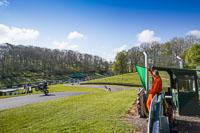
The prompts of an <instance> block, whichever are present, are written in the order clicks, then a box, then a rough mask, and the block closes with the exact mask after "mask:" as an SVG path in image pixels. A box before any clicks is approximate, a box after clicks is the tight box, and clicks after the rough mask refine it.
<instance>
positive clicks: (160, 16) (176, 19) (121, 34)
mask: <svg viewBox="0 0 200 133" xmlns="http://www.w3.org/2000/svg"><path fill="white" fill-rule="evenodd" d="M199 5H200V2H199V1H198V0H190V1H189V0H187V1H186V0H176V1H175V0H146V1H145V0H140V1H138V0H131V1H128V0H121V1H120V0H0V43H3V42H10V43H13V44H23V45H34V46H41V47H47V48H58V49H72V50H77V51H80V52H84V53H90V54H95V55H99V56H101V57H104V58H105V59H108V60H113V58H114V57H115V55H116V53H117V52H119V51H121V50H125V49H129V48H131V47H133V46H136V45H138V44H139V43H141V42H152V41H160V42H166V41H168V40H170V39H171V38H172V37H175V36H178V37H180V36H185V35H186V34H189V33H190V34H195V35H197V36H200V25H199V24H200V8H199Z"/></svg>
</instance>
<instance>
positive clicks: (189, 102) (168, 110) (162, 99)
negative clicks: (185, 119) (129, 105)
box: [137, 67, 200, 133]
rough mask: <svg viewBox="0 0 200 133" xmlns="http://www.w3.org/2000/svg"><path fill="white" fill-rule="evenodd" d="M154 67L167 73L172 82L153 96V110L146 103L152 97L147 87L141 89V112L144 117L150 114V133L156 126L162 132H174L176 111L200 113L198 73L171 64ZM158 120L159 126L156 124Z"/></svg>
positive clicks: (186, 113)
mask: <svg viewBox="0 0 200 133" xmlns="http://www.w3.org/2000/svg"><path fill="white" fill-rule="evenodd" d="M152 70H158V71H159V72H160V73H162V72H165V73H167V74H168V77H169V86H168V87H166V86H165V89H163V91H162V92H161V94H159V95H156V96H155V98H154V100H152V103H151V106H152V107H151V109H150V112H148V111H147V107H146V102H147V98H148V94H147V93H146V88H145V87H144V88H143V89H141V90H140V91H139V93H138V98H137V107H138V113H139V115H140V117H141V118H146V117H149V122H148V133H151V132H153V131H155V129H158V130H159V132H160V133H165V132H173V126H171V125H173V114H174V112H176V113H178V114H179V115H184V116H196V115H198V116H200V105H199V90H198V76H197V74H196V71H195V70H189V69H179V68H167V67H152ZM161 78H162V77H161ZM163 88H164V87H163ZM155 123H157V128H156V127H155V126H153V125H155ZM158 127H159V128H158Z"/></svg>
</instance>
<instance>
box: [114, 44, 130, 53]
mask: <svg viewBox="0 0 200 133" xmlns="http://www.w3.org/2000/svg"><path fill="white" fill-rule="evenodd" d="M126 47H127V45H123V46H121V47H120V48H116V49H114V51H115V52H121V51H123V50H125V49H126Z"/></svg>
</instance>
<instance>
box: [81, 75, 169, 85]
mask: <svg viewBox="0 0 200 133" xmlns="http://www.w3.org/2000/svg"><path fill="white" fill-rule="evenodd" d="M149 75H150V74H149ZM160 76H161V78H162V80H163V86H170V80H169V75H168V74H167V73H166V72H160ZM149 79H150V80H149V81H150V82H151V79H152V78H151V76H149ZM84 84H108V85H109V84H110V85H127V86H129V85H130V86H141V85H142V84H141V81H140V78H139V75H138V73H137V72H135V73H127V74H122V75H115V76H112V77H106V78H101V79H95V80H91V81H88V82H85V83H84Z"/></svg>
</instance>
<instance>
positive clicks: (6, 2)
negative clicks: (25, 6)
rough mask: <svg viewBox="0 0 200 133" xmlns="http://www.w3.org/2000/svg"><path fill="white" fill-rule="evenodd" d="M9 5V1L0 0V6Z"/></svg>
mask: <svg viewBox="0 0 200 133" xmlns="http://www.w3.org/2000/svg"><path fill="white" fill-rule="evenodd" d="M8 5H9V2H8V0H0V7H1V6H2V7H3V6H8Z"/></svg>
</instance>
